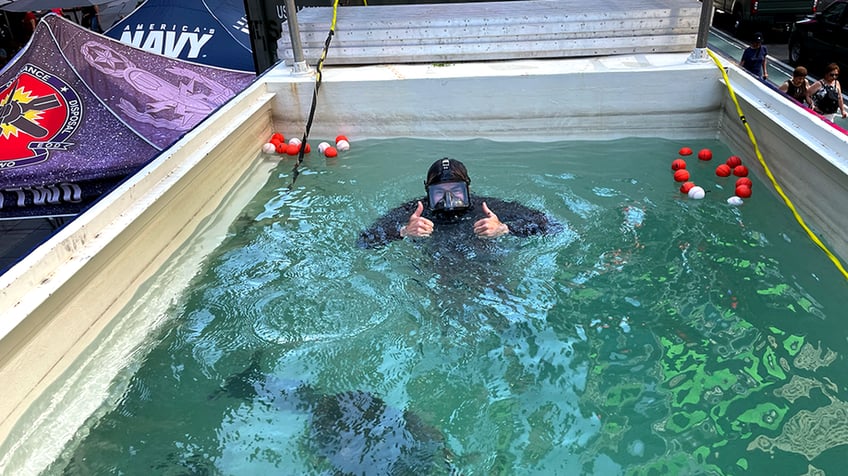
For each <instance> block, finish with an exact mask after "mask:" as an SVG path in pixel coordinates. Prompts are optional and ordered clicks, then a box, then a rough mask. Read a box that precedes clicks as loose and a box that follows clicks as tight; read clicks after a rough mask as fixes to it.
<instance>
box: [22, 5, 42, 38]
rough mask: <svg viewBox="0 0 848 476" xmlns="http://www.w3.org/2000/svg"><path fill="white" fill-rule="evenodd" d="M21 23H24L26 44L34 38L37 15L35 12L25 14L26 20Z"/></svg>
mask: <svg viewBox="0 0 848 476" xmlns="http://www.w3.org/2000/svg"><path fill="white" fill-rule="evenodd" d="M21 21H23V23H24V36H25V38H24V42H27V41H29V39H30V38H31V37H32V34H33V33H35V26H36V25H37V24H38V17H37V16H36V15H35V12H32V11H30V12H26V13H25V14H24V18H23V20H21Z"/></svg>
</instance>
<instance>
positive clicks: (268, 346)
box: [47, 139, 848, 475]
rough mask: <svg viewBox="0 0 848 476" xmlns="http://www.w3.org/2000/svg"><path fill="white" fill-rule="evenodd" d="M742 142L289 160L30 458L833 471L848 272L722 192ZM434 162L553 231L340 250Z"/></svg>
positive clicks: (266, 465)
mask: <svg viewBox="0 0 848 476" xmlns="http://www.w3.org/2000/svg"><path fill="white" fill-rule="evenodd" d="M684 145H685V146H690V147H692V148H693V149H695V150H696V151H697V150H698V149H700V148H710V149H712V150H713V153H714V155H715V157H716V159H714V160H713V161H712V162H701V161H698V160H697V159H694V158H689V159H688V163H689V169H690V171H691V173H692V175H693V178H694V179H695V181H696V182H698V183H699V184H701V185H703V186H704V187H705V188H706V189H707V190H708V192H707V194H706V198H705V199H703V200H700V201H693V200H689V199H687V198H686V197H685V196H684V195H682V194H681V193H680V192H679V191H678V186H679V184H677V183H675V182H674V181H673V180H672V173H671V169H670V163H671V161H672V160H673V159H675V158H677V157H678V156H677V151H678V149H679V148H680V147H681V146H684ZM734 152H735V151H731V150H728V148H727V147H726V146H724V145H723V144H721V143H720V142H717V141H708V140H698V141H683V142H681V141H667V140H647V139H638V140H633V139H629V140H620V141H610V142H550V143H530V142H513V143H500V142H491V141H486V140H473V141H426V140H413V139H397V140H368V141H359V142H355V143H354V146H353V149H352V150H351V151H349V152H347V153H345V154H343V155H342V156H341V157H339V158H338V159H336V160H329V159H324V158H318V157H316V156H314V155H315V154H313V157H308V158H307V159H306V161H305V162H304V164H303V165H304V166H303V168H302V173H301V175H300V176H299V177H298V178H297V181H296V182H295V184H294V187H293V188H292V189H291V190H289V189H288V185H289V184H290V183H291V181H292V174H291V165H292V164H291V163H290V162H286V161H283V162H281V164H280V166H279V167H278V168H277V170H276V171H275V173H274V174H273V175H272V177H271V179H270V180H269V181H268V183H267V184H266V185H265V187H264V188H262V189H261V190H259V191H258V193H257V195H256V197H255V199H254V200H253V201H252V203H251V204H250V205H249V206H248V207H247V208H246V209H244V210H243V211H242V212H241V213H240V216H239V218H238V219H237V220H236V221H235V222H234V223H233V224H232V225H231V227H230V229H229V232H228V236H227V237H226V239H225V240H224V241H223V244H222V245H221V246H219V247H218V248H217V249H216V250H215V251H214V252H213V253H212V254H211V255H209V256H208V257H207V258H206V259H205V260H204V261H203V262H202V263H196V264H195V265H196V266H197V267H198V271H197V274H196V276H195V278H194V279H193V281H192V285H191V287H190V289H187V290H185V291H183V292H182V293H181V294H180V297H179V298H178V299H177V300H176V302H175V303H174V304H173V305H171V306H170V307H169V308H168V310H167V312H166V316H165V324H163V325H162V326H160V327H159V328H158V329H157V331H156V332H155V335H152V336H150V340H149V342H148V343H147V345H146V346H145V348H147V349H149V351H146V352H144V353H137V357H136V358H135V359H136V360H134V361H132V362H127V363H126V369H127V370H126V371H125V372H124V374H123V375H122V376H121V377H120V378H119V379H117V380H116V383H115V384H114V385H113V388H112V392H111V395H110V397H109V398H107V399H106V401H105V402H104V404H103V406H102V408H101V409H100V410H99V411H98V412H96V414H95V416H94V417H92V418H91V419H90V421H89V422H88V423H87V424H86V425H85V427H83V428H82V429H80V431H79V432H78V434H77V437H76V438H75V439H74V441H72V442H71V443H70V444H69V445H68V447H67V448H66V449H65V451H64V452H63V454H62V456H61V457H60V458H59V459H58V460H57V461H55V462H54V463H53V464H52V465H51V466H50V468H49V469H48V470H47V473H48V474H68V475H77V474H80V475H82V474H85V475H88V474H128V475H130V474H139V475H141V474H145V475H146V474H233V475H244V474H292V475H294V474H336V473H338V474H344V473H353V474H358V473H361V474H449V473H451V472H453V473H454V474H480V475H493V474H604V475H613V474H658V475H659V474H741V473H745V472H751V473H752V474H812V472H814V470H815V469H819V470H822V471H824V472H825V473H826V474H839V473H840V472H841V471H842V467H843V466H844V462H845V461H848V432H846V428H848V403H846V396H848V395H846V393H847V392H848V391H846V385H848V373H846V372H845V370H844V369H845V355H846V351H848V342H846V335H848V323H846V321H845V319H844V316H845V309H846V308H847V307H848V292H846V291H848V285H847V284H846V282H845V280H844V279H843V278H842V277H841V275H840V274H839V273H838V272H837V271H836V270H835V268H834V267H833V266H832V264H831V263H830V262H829V261H828V260H827V258H826V257H825V256H824V254H823V253H822V252H821V251H820V250H819V249H818V248H816V247H815V246H814V245H812V244H811V242H810V241H809V240H808V239H807V238H806V237H805V235H804V234H803V233H802V232H801V231H800V228H799V227H798V226H797V224H796V223H795V222H794V220H793V218H792V216H791V214H790V213H789V211H788V210H787V209H786V208H785V207H784V206H783V204H782V203H781V202H780V201H779V200H778V199H777V198H776V197H775V196H773V195H772V194H771V193H770V192H769V191H768V190H767V187H766V185H765V184H764V183H762V182H760V181H758V180H757V179H756V178H754V186H753V190H754V194H753V197H752V198H750V199H749V200H746V202H745V204H744V205H743V206H741V207H733V206H729V205H728V204H727V203H726V199H727V198H728V197H729V196H730V195H732V193H731V192H730V190H731V186H730V184H731V183H732V182H733V181H732V180H731V179H721V178H718V177H716V176H715V174H714V173H713V170H714V168H715V166H716V165H717V163H718V161H719V160H720V161H724V159H726V158H727V157H728V156H729V155H730V154H731V153H734ZM443 156H450V157H453V158H457V159H460V160H462V161H463V162H465V164H466V165H467V166H468V168H469V172H470V174H471V177H472V184H471V185H472V190H473V192H476V193H480V194H484V195H490V196H498V197H502V198H505V199H510V200H516V201H519V202H522V203H524V204H526V205H529V206H531V207H534V208H537V209H540V210H544V211H545V212H546V213H548V214H549V215H550V216H551V217H553V218H555V219H556V220H558V221H559V222H561V223H562V224H563V231H562V232H561V233H559V234H557V235H553V236H546V237H531V238H524V239H521V238H517V237H512V236H508V237H503V238H500V239H499V240H498V241H497V242H496V243H495V246H490V247H486V249H485V251H479V250H478V249H477V248H475V247H474V246H469V247H468V249H467V250H468V252H467V253H465V255H464V256H463V259H462V260H460V261H457V262H454V263H453V266H451V267H450V269H444V268H441V269H439V268H436V267H435V266H434V264H433V263H434V260H433V254H434V253H439V252H440V250H434V249H433V248H432V247H430V246H428V241H423V242H422V241H418V242H415V241H410V240H407V241H400V242H395V243H392V244H391V245H389V246H387V247H385V248H381V249H376V250H364V249H360V248H358V247H357V246H356V240H357V237H358V234H359V232H360V231H361V230H362V229H364V228H365V227H367V226H368V225H369V224H371V223H372V222H373V221H374V220H376V219H377V218H378V217H379V216H380V215H381V214H382V213H384V212H386V211H387V210H389V209H390V208H392V207H394V206H396V205H398V204H400V203H401V202H403V201H405V200H407V199H409V198H413V197H416V196H422V195H423V185H422V181H423V178H424V174H425V172H426V170H427V168H428V167H429V165H430V164H431V163H432V162H433V160H435V159H437V158H441V157H443ZM493 211H494V212H495V213H497V210H493ZM106 344H108V343H106ZM104 345H105V344H104Z"/></svg>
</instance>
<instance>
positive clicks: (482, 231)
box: [474, 202, 509, 238]
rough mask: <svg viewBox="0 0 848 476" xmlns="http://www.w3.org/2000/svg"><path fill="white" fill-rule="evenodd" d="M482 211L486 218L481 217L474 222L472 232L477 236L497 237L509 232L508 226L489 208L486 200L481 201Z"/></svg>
mask: <svg viewBox="0 0 848 476" xmlns="http://www.w3.org/2000/svg"><path fill="white" fill-rule="evenodd" d="M483 213H484V214H485V215H486V218H481V219H479V220H477V221H476V222H475V223H474V234H476V235H477V237H478V238H497V237H499V236H502V235H506V234H507V233H509V227H508V226H506V224H505V223H503V222H501V220H500V219H499V218H498V216H497V215H495V214H494V213H492V211H491V210H489V207H488V205H486V202H483Z"/></svg>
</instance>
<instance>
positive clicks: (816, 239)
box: [707, 49, 848, 279]
mask: <svg viewBox="0 0 848 476" xmlns="http://www.w3.org/2000/svg"><path fill="white" fill-rule="evenodd" d="M707 54H708V55H710V58H712V59H713V61H714V62H715V64H716V66H718V69H719V70H720V71H721V75H722V77H723V78H724V84H725V85H727V91H728V93H730V99H732V100H733V104H735V105H736V113H737V114H739V119H741V120H742V124H743V125H744V126H745V130H746V131H747V132H748V138H749V139H750V140H751V144H753V146H754V153H755V154H757V160H759V161H760V164H761V165H762V166H763V170H764V171H765V173H766V175H767V176H768V178H769V180H771V184H772V185H773V186H774V189H775V190H776V191H777V193H778V195H780V197H781V198H782V199H783V203H785V204H786V206H787V207H788V208H789V210H791V211H792V215H794V216H795V220H796V221H797V222H798V224H800V225H801V228H803V229H804V231H806V232H807V235H808V236H809V237H810V239H811V240H813V243H815V244H816V245H818V247H819V248H821V249H822V250H823V251H824V252H825V254H827V257H828V258H830V261H832V262H833V264H834V265H836V268H837V269H838V270H839V272H840V273H842V276H844V277H845V279H848V271H845V268H844V267H843V266H842V263H840V262H839V258H837V257H836V256H835V255H834V254H833V253H831V252H830V250H829V249H828V248H827V246H825V244H824V243H822V241H821V240H820V239H819V237H817V236H816V235H815V233H813V232H812V230H810V228H809V227H808V226H807V224H806V223H805V222H804V219H803V218H801V215H799V214H798V211H797V210H796V209H795V205H793V204H792V201H791V200H789V197H787V196H786V194H785V193H783V188H782V187H781V186H780V184H779V183H777V179H776V178H775V177H774V175H773V174H772V173H771V169H769V166H768V164H766V161H765V159H763V155H762V154H761V153H760V148H759V147H758V146H757V139H756V138H754V133H753V132H752V131H751V126H749V125H748V120H747V119H746V118H745V114H743V113H742V108H741V107H740V106H739V101H738V100H737V99H736V93H735V92H733V86H731V85H730V79H728V77H727V72H726V71H725V70H724V66H722V65H721V61H719V59H718V57H716V55H715V54H714V53H713V52H712V51H710V50H709V49H708V50H707Z"/></svg>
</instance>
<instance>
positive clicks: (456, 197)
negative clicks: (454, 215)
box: [424, 157, 471, 212]
mask: <svg viewBox="0 0 848 476" xmlns="http://www.w3.org/2000/svg"><path fill="white" fill-rule="evenodd" d="M470 184H471V179H470V178H468V170H466V169H465V165H463V163H462V162H460V161H458V160H453V159H449V158H447V157H445V158H444V159H439V160H437V161H435V162H433V165H431V166H430V170H428V171H427V180H425V181H424V190H426V191H427V196H428V197H429V199H430V209H431V210H434V211H441V212H461V211H464V210H467V209H468V207H470V206H471V197H470V194H469V192H468V186H469V185H470Z"/></svg>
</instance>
